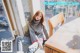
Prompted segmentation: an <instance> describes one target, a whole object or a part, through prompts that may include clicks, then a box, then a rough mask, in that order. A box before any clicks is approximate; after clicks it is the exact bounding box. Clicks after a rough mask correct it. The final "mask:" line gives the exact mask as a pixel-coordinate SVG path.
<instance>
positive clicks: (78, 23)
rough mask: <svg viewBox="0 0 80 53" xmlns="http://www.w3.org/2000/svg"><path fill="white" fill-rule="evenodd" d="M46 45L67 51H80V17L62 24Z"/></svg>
mask: <svg viewBox="0 0 80 53" xmlns="http://www.w3.org/2000/svg"><path fill="white" fill-rule="evenodd" d="M45 45H46V46H49V47H52V48H54V49H57V50H58V49H59V50H61V51H64V52H65V53H80V17H79V18H76V19H75V20H73V21H71V22H68V23H66V24H64V25H63V26H61V27H60V28H59V29H58V30H57V31H56V32H55V33H54V34H53V35H52V36H51V37H50V38H49V39H48V41H46V43H45Z"/></svg>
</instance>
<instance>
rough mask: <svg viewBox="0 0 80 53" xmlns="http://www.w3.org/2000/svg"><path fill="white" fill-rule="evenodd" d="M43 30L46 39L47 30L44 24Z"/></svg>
mask: <svg viewBox="0 0 80 53" xmlns="http://www.w3.org/2000/svg"><path fill="white" fill-rule="evenodd" d="M43 32H44V34H45V36H46V38H47V39H48V38H49V36H48V33H47V30H46V28H45V26H43Z"/></svg>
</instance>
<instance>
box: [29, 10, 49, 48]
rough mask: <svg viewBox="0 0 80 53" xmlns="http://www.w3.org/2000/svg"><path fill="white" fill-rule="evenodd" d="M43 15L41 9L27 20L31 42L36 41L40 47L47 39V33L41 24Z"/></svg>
mask: <svg viewBox="0 0 80 53" xmlns="http://www.w3.org/2000/svg"><path fill="white" fill-rule="evenodd" d="M43 22H44V16H43V13H42V12H41V11H37V12H36V13H35V14H34V16H33V17H32V20H31V21H30V22H29V34H30V38H31V42H32V44H33V43H35V42H37V43H38V44H39V47H40V48H43V46H42V45H43V43H44V41H45V40H47V39H48V33H47V31H46V29H45V27H44V25H43Z"/></svg>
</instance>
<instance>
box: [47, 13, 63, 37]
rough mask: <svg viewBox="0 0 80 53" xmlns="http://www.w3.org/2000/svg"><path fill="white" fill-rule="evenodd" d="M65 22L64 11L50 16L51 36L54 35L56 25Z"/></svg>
mask: <svg viewBox="0 0 80 53" xmlns="http://www.w3.org/2000/svg"><path fill="white" fill-rule="evenodd" d="M63 23H64V15H63V12H61V13H59V14H57V15H55V16H53V17H52V18H50V19H49V20H48V24H49V37H50V36H51V35H53V32H54V31H53V30H54V29H55V27H57V26H58V25H62V24H63Z"/></svg>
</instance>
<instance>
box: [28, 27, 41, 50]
mask: <svg viewBox="0 0 80 53" xmlns="http://www.w3.org/2000/svg"><path fill="white" fill-rule="evenodd" d="M29 33H30V38H31V41H32V43H34V42H38V44H39V46H40V47H41V48H42V43H41V41H40V40H39V38H38V37H37V35H36V34H35V31H34V30H33V29H32V28H31V26H29Z"/></svg>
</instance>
